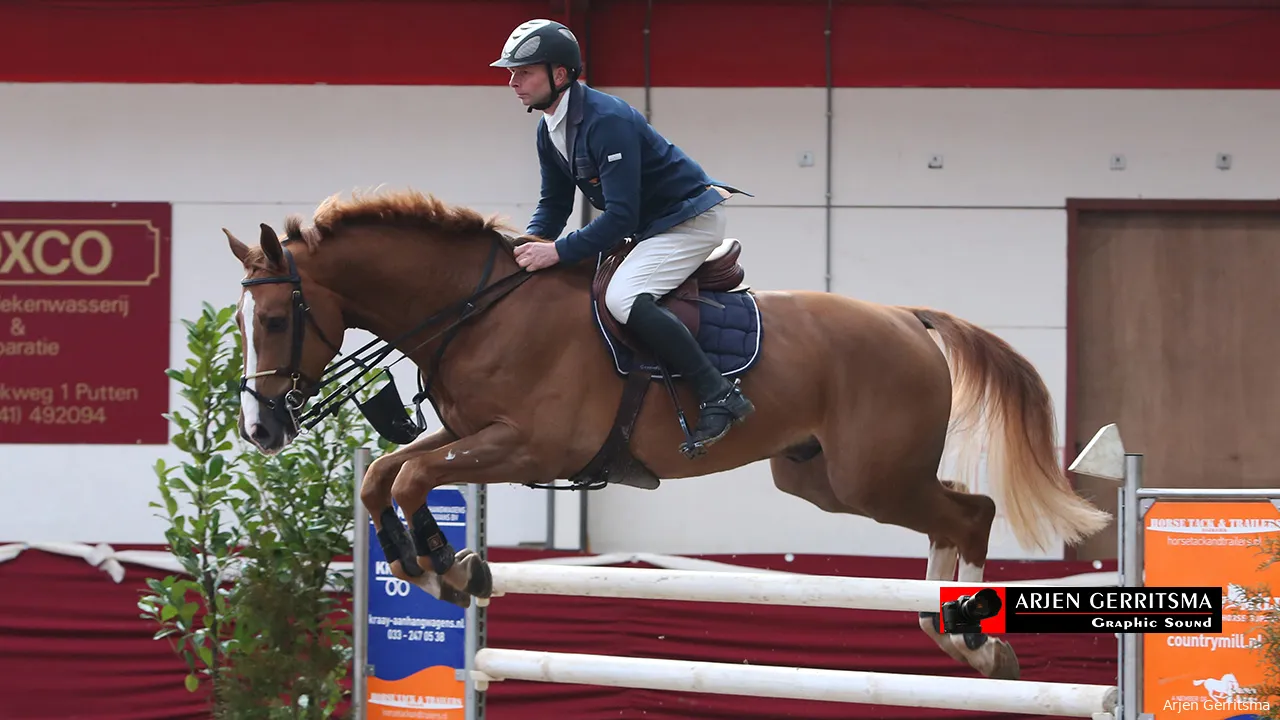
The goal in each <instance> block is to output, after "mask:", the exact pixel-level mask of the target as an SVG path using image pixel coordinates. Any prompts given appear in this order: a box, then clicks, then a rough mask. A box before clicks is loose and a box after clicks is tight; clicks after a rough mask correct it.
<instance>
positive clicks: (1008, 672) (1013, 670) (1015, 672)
mask: <svg viewBox="0 0 1280 720" xmlns="http://www.w3.org/2000/svg"><path fill="white" fill-rule="evenodd" d="M991 643H992V645H994V646H995V663H994V664H993V667H992V668H991V672H990V673H988V674H987V677H990V678H994V679H996V680H1017V679H1019V678H1021V677H1022V667H1021V666H1020V665H1019V664H1018V653H1016V652H1014V651H1013V646H1012V645H1010V644H1009V643H1007V642H1005V641H1003V640H1001V639H999V638H991Z"/></svg>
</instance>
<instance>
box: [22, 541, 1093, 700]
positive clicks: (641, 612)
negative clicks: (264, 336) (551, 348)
mask: <svg viewBox="0 0 1280 720" xmlns="http://www.w3.org/2000/svg"><path fill="white" fill-rule="evenodd" d="M117 549H118V550H123V549H128V548H126V547H125V546H120V547H117ZM141 549H157V548H155V547H147V548H141ZM564 554H566V553H540V552H535V551H522V550H504V549H495V550H492V551H491V552H490V558H491V559H492V560H494V561H496V562H514V561H521V560H529V559H534V558H538V557H545V556H550V555H564ZM705 557H706V559H711V560H719V561H721V562H727V563H732V564H737V565H746V566H752V567H769V568H771V569H777V570H791V571H794V572H804V573H822V574H831V575H855V576H869V577H905V578H922V577H923V576H924V561H923V560H902V559H888V558H856V557H824V556H800V557H797V558H796V559H795V561H794V562H790V563H788V562H785V561H783V560H782V559H781V558H780V557H779V556H775V555H769V556H705ZM1105 569H1107V570H1111V569H1114V566H1113V565H1111V566H1107V567H1106V568H1105ZM126 570H127V575H126V577H125V580H124V582H122V583H120V584H118V585H117V584H116V583H114V582H112V580H111V579H110V577H108V576H107V575H106V574H105V573H103V572H102V571H101V570H98V569H96V568H93V567H91V566H89V565H88V564H86V563H85V562H84V561H83V560H80V559H79V558H72V557H65V556H61V555H55V554H49V553H44V552H39V551H27V552H25V553H23V554H22V555H20V556H18V557H17V558H16V559H14V560H12V561H10V562H7V563H3V564H0V720H11V719H12V720H18V719H27V718H32V719H34V718H62V719H65V718H85V719H89V718H92V719H94V720H108V719H115V718H121V719H124V718H129V719H131V720H133V719H139V720H141V719H145V718H156V719H157V720H158V719H161V718H164V719H166V720H170V719H176V718H200V717H208V713H207V710H206V707H205V700H204V697H203V696H202V695H199V694H196V695H193V694H191V693H188V692H187V691H186V689H185V688H184V687H183V682H182V681H183V677H184V675H185V674H186V668H185V666H184V664H183V663H182V661H181V659H180V658H179V657H178V656H177V655H175V654H174V653H173V652H172V651H171V650H170V647H169V645H168V643H167V642H166V641H157V640H152V639H151V637H152V635H153V634H154V632H155V628H154V627H152V626H151V625H150V623H149V622H148V621H147V620H144V619H142V618H140V617H139V612H140V611H139V610H138V608H137V604H136V603H137V599H138V597H139V595H140V594H142V593H144V592H146V591H147V587H146V578H148V577H163V576H164V575H165V574H166V573H164V572H161V571H157V570H150V569H148V568H145V567H139V566H136V565H126ZM1092 571H1094V568H1093V567H1092V565H1091V564H1089V563H1086V562H1077V563H1066V562H1038V563H1019V562H993V563H991V564H990V565H989V566H988V568H987V575H986V577H987V579H988V580H989V581H1001V580H1024V579H1033V578H1043V577H1054V576H1060V575H1071V574H1076V573H1082V572H1092ZM1009 640H1010V642H1012V643H1013V645H1014V647H1015V649H1016V650H1017V651H1018V655H1019V659H1020V660H1021V663H1022V677H1023V679H1026V680H1041V681H1048V682H1082V683H1094V684H1114V683H1115V681H1116V640H1115V636H1114V635H1110V634H1098V635H1017V636H1012V637H1010V638H1009ZM488 644H489V645H490V646H492V647H503V648H513V649H529V650H550V651H558V652H582V653H592V654H601V655H624V656H632V657H655V658H683V659H693V660H706V661H714V662H729V663H751V664H755V665H796V666H802V667H814V668H832V669H843V670H870V671H876V672H902V673H911V674H919V675H958V676H964V677H976V673H974V672H973V671H972V670H970V669H969V668H967V667H962V666H960V665H958V664H956V663H955V662H953V661H952V660H951V659H950V658H949V657H947V656H946V655H944V654H943V653H942V651H941V650H939V649H938V648H937V646H935V645H934V644H933V642H932V641H931V640H929V639H928V638H927V637H926V636H925V635H924V633H922V632H921V631H920V629H919V627H918V626H917V625H916V618H915V615H914V614H913V613H903V612H892V613H891V612H870V611H860V610H833V609H821V608H793V607H773V606H764V605H737V604H718V603H693V602H663V601H638V600H612V599H593V598H577V597H553V596H508V597H503V598H500V599H498V600H495V601H494V603H493V604H492V605H491V606H490V611H489V638H488ZM487 716H488V718H490V720H538V719H540V718H547V719H548V720H551V719H555V720H563V719H564V718H605V717H641V716H643V717H645V718H648V719H649V720H676V719H677V718H680V719H683V720H688V719H689V718H719V719H724V720H730V719H732V720H765V719H766V718H792V717H794V718H809V719H812V720H822V719H824V718H917V719H918V720H942V719H943V718H957V719H960V718H967V717H979V716H981V715H979V714H977V713H973V712H965V711H956V710H929V709H915V708H891V707H883V706H877V705H851V704H844V703H822V702H804V701H795V700H770V699H767V698H752V697H743V696H732V695H709V694H698V693H669V692H654V691H646V690H630V689H618V688H608V687H594V686H586V685H581V686H575V685H553V684H544V683H522V682H513V681H507V682H500V683H494V684H493V685H492V686H491V688H490V690H489V698H488V711H487ZM985 717H999V716H993V715H986V716H985ZM1008 717H1009V718H1010V720H1013V718H1015V717H1018V718H1025V717H1028V716H1025V715H1019V716H1013V715H1010V716H1008Z"/></svg>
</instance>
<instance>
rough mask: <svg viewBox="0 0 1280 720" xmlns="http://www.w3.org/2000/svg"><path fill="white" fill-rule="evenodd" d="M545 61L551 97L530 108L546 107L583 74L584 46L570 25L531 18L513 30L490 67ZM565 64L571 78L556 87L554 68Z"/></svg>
mask: <svg viewBox="0 0 1280 720" xmlns="http://www.w3.org/2000/svg"><path fill="white" fill-rule="evenodd" d="M539 64H540V65H545V66H546V68H547V79H548V80H550V81H551V97H550V98H548V99H547V100H546V101H544V102H541V103H538V104H536V105H530V106H529V108H528V112H533V111H534V110H535V109H537V110H546V109H547V108H549V107H551V105H552V103H554V102H555V101H556V98H558V97H560V94H561V93H563V92H564V91H565V90H568V89H569V88H570V87H572V86H573V83H574V82H575V81H576V80H577V79H578V76H579V75H581V74H582V49H581V48H580V47H578V38H576V37H574V36H573V33H572V32H571V31H570V30H569V28H567V27H565V26H564V25H562V24H560V23H558V22H556V21H554V20H530V21H528V22H526V23H523V24H521V25H520V27H518V28H516V29H515V30H514V31H512V33H511V36H510V37H508V38H507V44H506V45H504V46H502V57H500V58H498V59H497V60H494V61H493V62H491V63H489V66H490V67H502V68H513V67H521V66H523V65H539ZM555 65H563V66H564V67H565V69H566V70H568V71H569V80H568V82H566V83H565V84H564V86H563V87H556V81H555V75H554V73H553V72H552V68H553V66H555Z"/></svg>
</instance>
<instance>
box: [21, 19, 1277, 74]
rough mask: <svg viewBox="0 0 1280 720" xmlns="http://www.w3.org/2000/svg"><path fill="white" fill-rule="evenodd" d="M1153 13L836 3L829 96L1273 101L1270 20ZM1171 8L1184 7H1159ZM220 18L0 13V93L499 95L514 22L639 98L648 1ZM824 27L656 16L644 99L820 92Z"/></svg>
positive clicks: (1273, 25) (1273, 26) (817, 22)
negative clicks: (470, 91)
mask: <svg viewBox="0 0 1280 720" xmlns="http://www.w3.org/2000/svg"><path fill="white" fill-rule="evenodd" d="M1155 4H1157V3H1155V2H1154V1H1153V0H1147V1H1146V2H1141V1H1140V0H1127V2H1123V3H1122V2H1119V1H1118V0H1112V1H1111V2H1107V1H1106V0H1093V1H1092V2H1090V3H1082V2H1069V1H1066V0H1063V1H1060V2H1056V3H1051V2H1045V1H1041V2H1035V1H1032V0H1023V2H1022V3H1020V5H1021V7H1014V6H1011V4H1010V3H1008V2H999V1H996V0H993V1H991V2H976V1H974V2H968V1H963V0H949V1H947V2H935V3H911V4H909V5H908V4H905V3H902V4H899V3H896V2H878V3H874V2H857V3H852V2H841V3H838V5H837V8H836V11H835V17H834V31H833V34H832V38H833V46H834V53H833V55H834V63H833V75H834V82H835V84H836V85H837V86H841V87H850V86H950V87H957V86H958V87H964V86H972V87H1114V88H1137V87H1143V88H1192V87H1195V88H1277V87H1280V53H1276V52H1274V48H1275V47H1276V46H1277V44H1278V43H1280V9H1278V8H1280V2H1274V1H1268V0H1252V1H1248V0H1237V1H1236V2H1233V3H1230V5H1231V6H1232V8H1229V9H1205V8H1202V7H1196V6H1194V5H1195V4H1193V3H1191V2H1188V1H1186V0H1184V1H1183V2H1174V1H1173V0H1166V1H1165V2H1163V3H1161V4H1163V5H1165V6H1166V7H1163V8H1161V7H1155V8H1151V7H1133V6H1138V5H1141V6H1151V5H1155ZM1175 4H1176V5H1183V6H1188V7H1182V8H1176V7H1167V6H1169V5H1175ZM1199 4H1200V5H1203V4H1207V3H1199ZM1223 4H1224V3H1219V6H1220V7H1221V6H1222V5H1223ZM217 5H218V4H216V3H212V2H208V1H207V0H199V1H198V2H162V1H157V0H145V1H144V0H114V1H113V2H109V3H101V2H98V3H95V2H94V1H93V0H79V1H78V2H76V3H48V4H45V3H0V28H3V29H4V32H3V38H4V41H3V42H0V81H25V82H30V81H37V82H43V81H70V82H195V83H331V84H349V83H372V84H450V85H483V84H498V83H503V82H505V80H506V74H505V72H504V71H502V70H498V69H495V68H490V67H488V63H489V61H491V60H492V59H493V58H495V57H496V56H497V53H498V51H499V50H500V48H501V47H502V43H503V41H504V40H505V38H506V35H507V34H508V33H509V32H510V31H511V30H512V29H513V28H514V27H515V26H516V25H518V24H519V23H520V22H522V21H523V20H526V19H529V18H532V17H545V16H548V15H550V16H553V17H557V18H560V19H566V18H570V19H571V26H572V27H573V29H574V30H575V32H577V33H578V35H579V37H580V39H583V40H584V41H586V40H587V39H588V37H589V39H590V46H591V47H590V48H589V49H588V53H589V55H590V57H591V60H592V63H591V68H590V70H589V74H590V78H589V79H590V81H591V82H592V83H593V84H595V85H598V86H610V85H612V86H622V85H631V86H638V85H643V84H644V80H645V77H644V51H643V44H642V41H643V34H642V29H643V25H644V19H645V9H646V4H645V2H643V1H642V0H590V1H586V0H574V2H573V6H574V10H573V12H572V13H571V14H569V13H567V12H566V8H567V6H568V3H566V2H564V0H541V1H534V0H434V1H432V0H427V1H424V2H404V1H403V0H401V1H394V0H384V1H376V0H359V2H356V1H353V0H335V1H330V2H262V3H226V4H223V6H221V7H218V6H217ZM1122 5H1127V6H1130V7H1121V6H1122ZM1268 5H1273V6H1276V7H1275V8H1272V7H1266V6H1268ZM1028 6H1029V7H1028ZM825 16H826V3H825V2H822V1H821V0H811V1H808V2H804V1H797V0H791V1H788V0H771V1H755V2H752V1H739V2H726V1H724V0H683V1H681V2H671V1H670V0H667V1H664V2H657V3H654V10H653V20H652V34H651V39H652V47H651V55H652V60H651V71H652V77H651V82H652V84H653V85H657V86H698V87H712V86H722V87H723V86H737V87H753V86H822V85H824V84H825V82H826V67H825V58H824V52H823V28H824V23H825ZM588 19H589V20H590V32H589V33H588V30H587V22H586V21H587V20H588Z"/></svg>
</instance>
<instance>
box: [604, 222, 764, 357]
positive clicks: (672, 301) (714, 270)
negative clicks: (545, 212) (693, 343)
mask: <svg viewBox="0 0 1280 720" xmlns="http://www.w3.org/2000/svg"><path fill="white" fill-rule="evenodd" d="M635 246H636V244H635V243H629V242H624V243H621V244H620V245H619V246H618V247H617V248H615V249H614V250H613V251H612V252H611V253H610V254H609V255H608V256H607V257H606V258H605V259H604V261H603V262H601V263H600V267H599V268H597V269H596V275H595V278H594V279H593V280H592V283H591V298H592V302H593V303H594V304H595V308H596V312H597V314H598V315H599V317H600V322H601V324H603V325H604V327H605V329H606V331H607V332H608V333H609V334H611V335H613V336H614V337H616V338H617V339H618V340H619V341H620V342H622V343H623V344H624V345H626V346H627V347H629V348H631V349H632V350H633V351H636V352H640V353H644V352H645V348H644V347H643V346H642V345H641V344H640V343H638V342H637V341H636V340H635V338H633V337H631V335H630V333H628V332H627V329H626V328H625V327H624V326H623V325H622V324H620V323H619V322H618V321H617V320H616V319H614V317H613V315H612V314H611V313H610V312H609V309H608V308H607V307H605V304H604V298H605V291H606V290H607V289H608V287H609V282H610V281H611V280H613V275H614V273H616V272H617V271H618V266H619V265H621V264H622V261H623V260H625V259H626V258H627V255H628V254H630V252H631V251H632V249H634V248H635ZM741 254H742V243H740V242H738V240H737V239H736V238H725V240H724V242H722V243H720V247H718V248H716V249H715V250H714V251H712V253H711V255H709V256H708V257H707V259H706V260H704V261H703V262H702V265H700V266H699V267H698V269H697V270H695V271H694V272H693V274H692V275H690V276H689V277H688V279H686V280H685V281H684V282H682V283H680V285H679V286H677V287H676V289H674V290H672V291H671V292H669V293H667V294H666V295H663V296H662V297H660V298H658V305H659V306H661V307H665V308H667V309H668V310H670V311H671V312H672V313H673V314H674V315H675V316H676V317H677V318H679V319H680V322H682V323H684V324H685V327H687V328H689V332H690V333H692V334H693V336H694V337H697V336H698V325H699V320H700V317H701V313H700V312H699V309H698V303H703V302H711V303H713V304H714V302H713V301H711V300H708V299H706V298H703V297H702V296H701V295H700V292H701V291H703V290H706V291H710V292H729V291H733V290H739V289H746V288H745V287H744V286H743V285H742V281H743V279H744V278H745V277H746V271H745V270H744V269H743V267H742V265H740V264H739V263H738V257H739V256H740V255H741Z"/></svg>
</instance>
